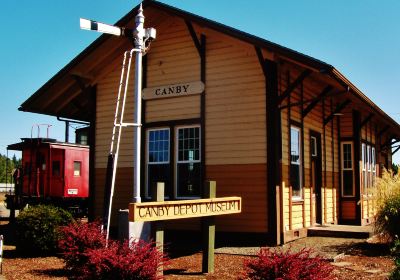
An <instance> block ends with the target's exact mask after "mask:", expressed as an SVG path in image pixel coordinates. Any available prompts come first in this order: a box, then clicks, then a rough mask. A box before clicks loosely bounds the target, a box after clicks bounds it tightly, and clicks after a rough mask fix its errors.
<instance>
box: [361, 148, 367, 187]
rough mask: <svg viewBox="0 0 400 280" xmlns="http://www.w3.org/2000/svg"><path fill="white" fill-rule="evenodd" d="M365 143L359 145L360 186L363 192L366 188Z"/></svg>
mask: <svg viewBox="0 0 400 280" xmlns="http://www.w3.org/2000/svg"><path fill="white" fill-rule="evenodd" d="M366 153H367V145H365V144H364V143H362V145H361V164H362V166H361V174H362V176H361V177H362V178H361V179H362V184H361V185H362V187H363V190H364V192H365V191H366V189H367V155H366Z"/></svg>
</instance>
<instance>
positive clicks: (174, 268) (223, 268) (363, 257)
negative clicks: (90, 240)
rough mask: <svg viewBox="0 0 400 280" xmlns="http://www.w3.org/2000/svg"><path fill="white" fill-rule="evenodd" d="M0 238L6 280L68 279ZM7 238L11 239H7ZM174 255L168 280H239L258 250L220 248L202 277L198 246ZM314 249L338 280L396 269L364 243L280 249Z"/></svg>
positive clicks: (382, 248) (327, 241)
mask: <svg viewBox="0 0 400 280" xmlns="http://www.w3.org/2000/svg"><path fill="white" fill-rule="evenodd" d="M0 234H3V235H4V236H5V238H6V239H5V244H6V245H5V247H4V260H3V276H4V277H5V279H7V280H24V279H33V280H35V279H54V280H65V279H67V275H66V271H65V270H64V264H63V261H62V260H61V259H60V258H57V257H36V258H26V257H23V256H20V255H18V254H17V252H16V251H15V246H13V245H12V237H11V236H12V229H10V226H9V225H8V224H7V222H4V221H3V222H0ZM7 237H8V238H7ZM184 243H185V244H183V245H182V244H181V245H180V246H177V247H178V248H180V249H179V250H177V251H175V252H171V261H170V264H169V265H168V266H166V267H165V269H164V274H165V278H166V279H237V277H238V276H239V275H240V273H241V271H242V268H243V262H244V260H245V259H247V258H252V257H254V254H256V253H257V251H258V250H259V248H258V247H249V246H245V247H223V246H217V248H216V255H215V273H213V274H209V275H206V274H202V273H201V259H202V255H201V251H200V249H199V248H198V246H197V243H190V242H189V243H188V242H187V240H185V242H184ZM305 246H306V247H311V248H313V249H314V250H315V251H316V252H317V253H318V254H320V255H322V256H323V257H325V258H327V259H328V260H330V262H331V264H332V265H334V278H335V279H346V280H351V279H378V280H379V279H387V277H388V275H389V273H390V271H391V270H392V269H393V268H394V265H393V260H392V258H391V256H390V252H389V248H388V247H387V246H386V245H384V244H380V243H376V242H367V240H363V239H347V238H327V237H309V238H305V239H300V240H297V241H295V242H292V243H290V244H289V245H285V246H283V247H282V248H281V249H284V250H286V249H288V248H290V249H291V250H297V249H300V248H302V247H305ZM0 279H1V277H0Z"/></svg>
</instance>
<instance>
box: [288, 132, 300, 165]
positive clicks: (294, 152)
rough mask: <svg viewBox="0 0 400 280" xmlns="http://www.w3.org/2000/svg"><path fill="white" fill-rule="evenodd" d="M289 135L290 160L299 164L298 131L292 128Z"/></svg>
mask: <svg viewBox="0 0 400 280" xmlns="http://www.w3.org/2000/svg"><path fill="white" fill-rule="evenodd" d="M290 135H291V140H290V141H291V143H290V147H291V150H290V160H291V162H292V163H297V164H300V131H299V130H298V129H296V128H293V127H292V128H291V132H290Z"/></svg>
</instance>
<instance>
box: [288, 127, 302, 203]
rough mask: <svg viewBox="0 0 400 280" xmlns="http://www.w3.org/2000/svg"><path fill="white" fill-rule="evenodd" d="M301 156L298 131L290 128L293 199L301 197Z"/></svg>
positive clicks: (295, 128)
mask: <svg viewBox="0 0 400 280" xmlns="http://www.w3.org/2000/svg"><path fill="white" fill-rule="evenodd" d="M301 156H302V155H301V148H300V129H299V128H297V127H293V126H292V127H291V128H290V184H291V186H292V191H293V197H295V198H301V196H302V191H301V189H302V182H301V178H302V174H301Z"/></svg>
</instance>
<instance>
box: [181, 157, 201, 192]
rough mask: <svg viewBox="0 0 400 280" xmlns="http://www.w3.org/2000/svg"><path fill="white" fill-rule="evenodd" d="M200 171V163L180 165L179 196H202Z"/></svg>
mask: <svg viewBox="0 0 400 280" xmlns="http://www.w3.org/2000/svg"><path fill="white" fill-rule="evenodd" d="M200 169H201V164H200V163H199V162H198V163H178V164H177V180H178V196H188V197H190V196H194V197H197V196H200V185H201V182H200Z"/></svg>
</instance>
